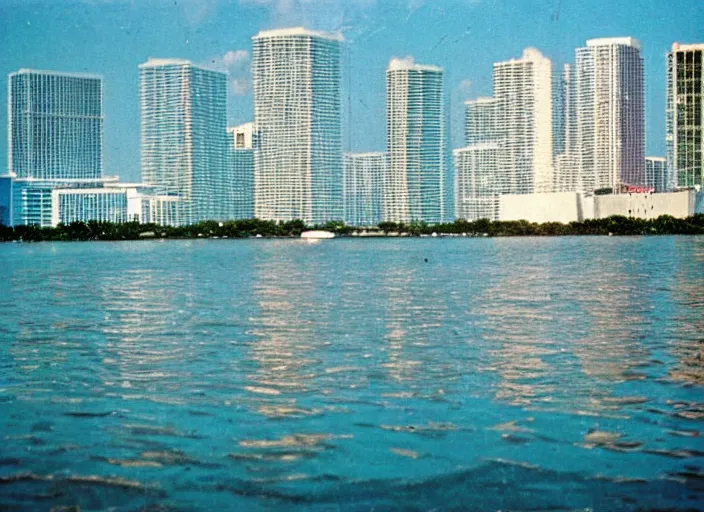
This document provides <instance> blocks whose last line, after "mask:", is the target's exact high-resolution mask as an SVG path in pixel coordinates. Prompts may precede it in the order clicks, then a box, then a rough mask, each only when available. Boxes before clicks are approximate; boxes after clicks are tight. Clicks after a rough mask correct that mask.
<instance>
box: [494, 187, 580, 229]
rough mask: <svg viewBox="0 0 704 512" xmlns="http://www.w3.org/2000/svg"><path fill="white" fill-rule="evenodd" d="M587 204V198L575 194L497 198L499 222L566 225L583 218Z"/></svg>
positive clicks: (511, 195) (522, 195) (556, 193)
mask: <svg viewBox="0 0 704 512" xmlns="http://www.w3.org/2000/svg"><path fill="white" fill-rule="evenodd" d="M585 200H586V201H585ZM585 202H586V203H587V204H585ZM588 202H589V198H585V196H584V195H583V194H579V193H577V192H553V193H545V194H503V195H501V196H500V197H499V220H504V221H516V220H527V221H529V222H538V223H542V222H562V223H563V224H567V223H569V222H576V221H580V220H583V219H584V218H585V213H586V214H588V213H589V211H587V212H585V209H586V210H589V205H588Z"/></svg>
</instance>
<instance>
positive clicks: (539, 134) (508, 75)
mask: <svg viewBox="0 0 704 512" xmlns="http://www.w3.org/2000/svg"><path fill="white" fill-rule="evenodd" d="M494 98H495V99H496V101H497V117H496V132H497V135H498V136H497V139H498V141H499V144H500V145H501V148H502V151H501V154H500V162H499V164H500V167H501V169H502V172H503V173H506V174H507V180H508V185H509V188H508V193H511V194H532V193H535V192H551V191H552V190H553V186H554V183H553V180H554V177H553V162H552V156H553V154H552V153H553V150H552V64H551V62H550V60H549V59H547V58H546V57H544V56H543V55H542V54H541V53H540V52H539V51H538V50H536V49H535V48H527V49H525V50H524V51H523V56H522V57H521V58H520V59H511V60H508V61H505V62H497V63H495V64H494Z"/></svg>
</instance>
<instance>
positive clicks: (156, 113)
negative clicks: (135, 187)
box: [139, 59, 231, 225]
mask: <svg viewBox="0 0 704 512" xmlns="http://www.w3.org/2000/svg"><path fill="white" fill-rule="evenodd" d="M139 77H140V113H141V167H142V180H143V181H144V182H145V183H147V184H149V185H152V186H154V187H155V190H156V193H157V194H158V195H166V196H175V197H178V198H179V200H178V201H176V202H175V203H174V204H175V205H176V208H177V212H176V213H177V214H176V222H177V224H180V225H185V224H192V223H195V222H199V221H203V220H225V219H227V218H228V213H229V211H230V209H231V197H230V184H229V183H228V162H227V131H226V130H227V111H226V102H227V75H226V74H225V73H221V72H218V71H213V70H209V69H205V68H203V67H200V66H196V65H194V64H192V63H191V62H189V61H186V60H178V59H149V60H148V61H147V62H146V63H144V64H140V66H139Z"/></svg>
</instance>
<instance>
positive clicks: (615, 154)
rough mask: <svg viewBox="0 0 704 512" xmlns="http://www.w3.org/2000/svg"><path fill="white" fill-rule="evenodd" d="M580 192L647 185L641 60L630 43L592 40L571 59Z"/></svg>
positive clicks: (622, 39) (634, 44) (629, 40)
mask: <svg viewBox="0 0 704 512" xmlns="http://www.w3.org/2000/svg"><path fill="white" fill-rule="evenodd" d="M575 61H576V62H575V94H576V98H575V101H576V119H577V140H578V141H579V144H580V147H579V149H578V155H577V160H578V162H577V164H578V166H579V167H578V168H579V179H580V180H581V182H582V186H581V188H582V189H583V190H585V191H591V190H598V189H603V188H612V189H614V188H616V187H617V186H618V185H619V184H630V185H643V184H645V172H644V166H645V117H644V90H643V89H644V85H643V81H644V78H643V59H642V57H641V55H640V43H639V42H638V41H637V40H636V39H633V38H632V37H619V38H607V39H591V40H589V41H587V46H586V47H584V48H578V49H577V50H576V53H575Z"/></svg>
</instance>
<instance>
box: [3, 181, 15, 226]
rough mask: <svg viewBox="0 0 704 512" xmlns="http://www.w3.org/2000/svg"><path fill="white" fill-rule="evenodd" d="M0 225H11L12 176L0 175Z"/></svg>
mask: <svg viewBox="0 0 704 512" xmlns="http://www.w3.org/2000/svg"><path fill="white" fill-rule="evenodd" d="M0 225H3V226H12V225H14V224H13V222H12V176H0Z"/></svg>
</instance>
